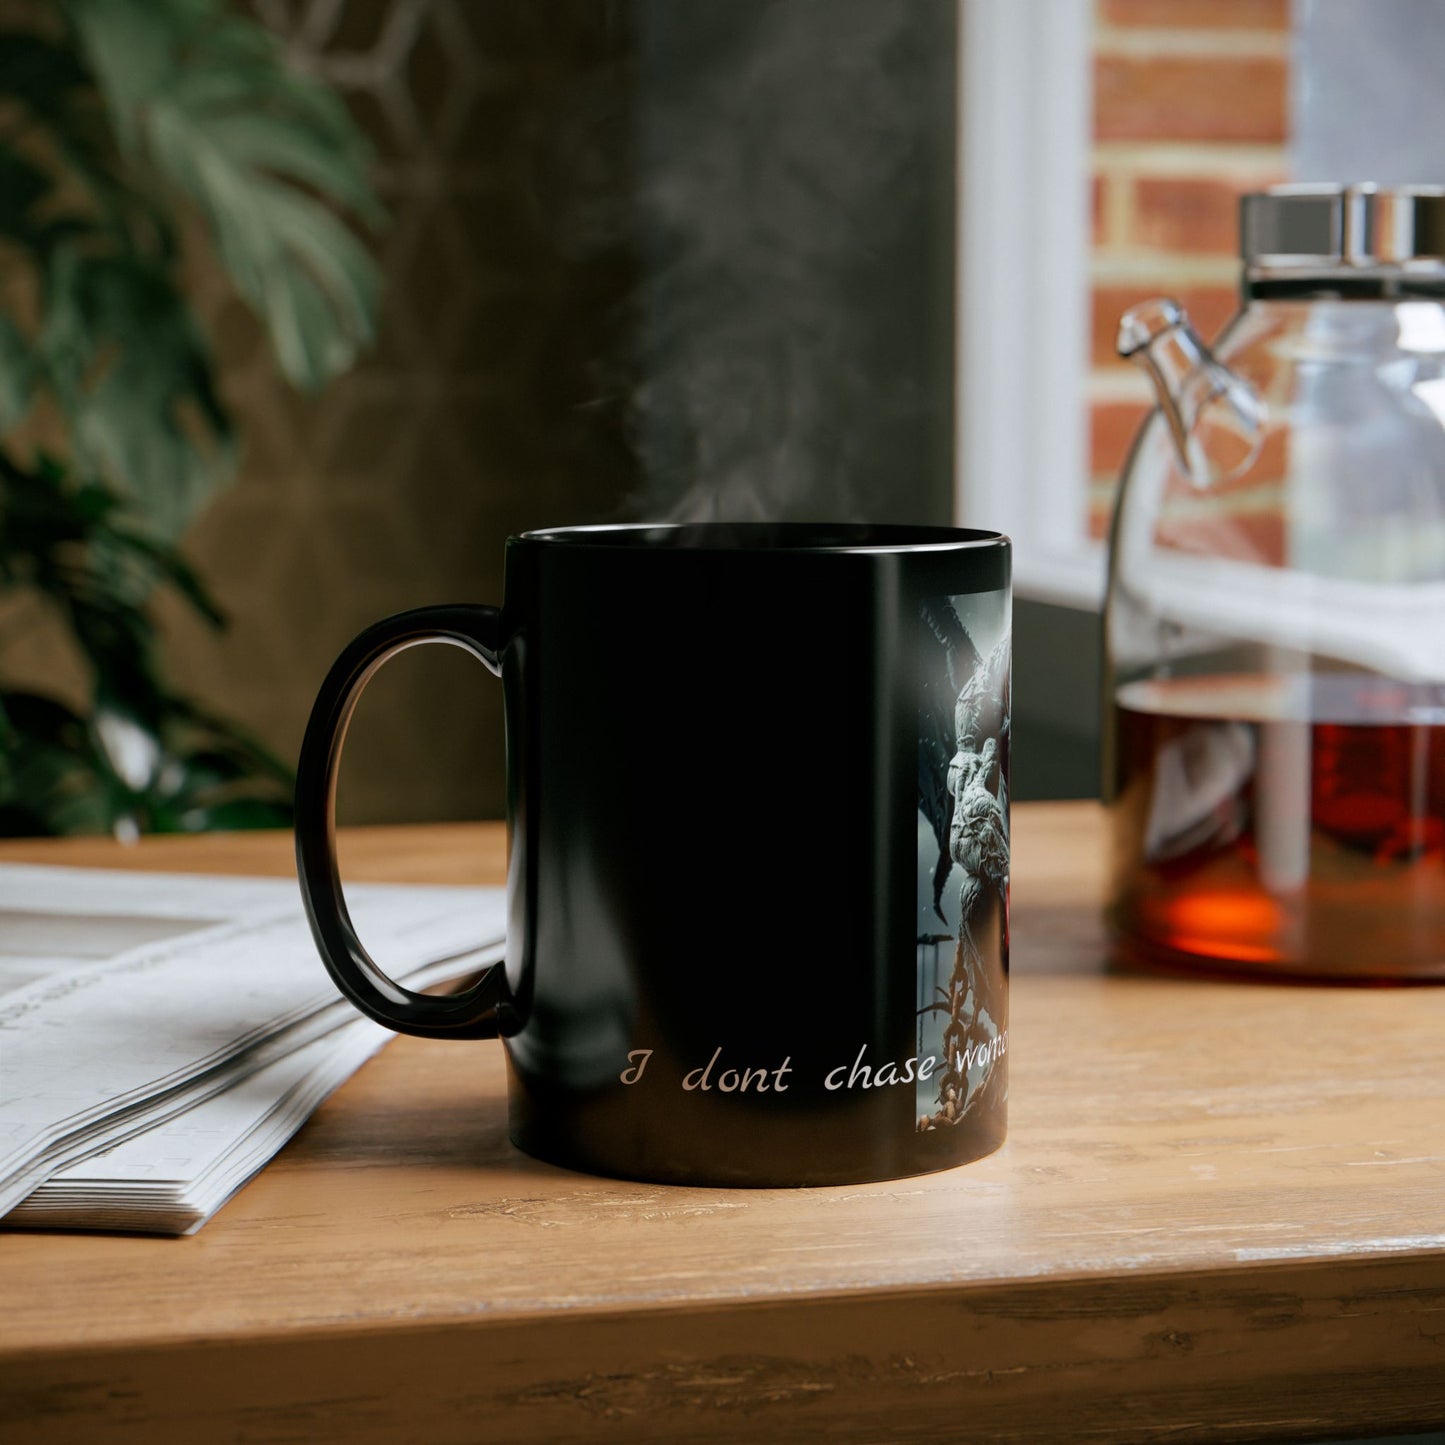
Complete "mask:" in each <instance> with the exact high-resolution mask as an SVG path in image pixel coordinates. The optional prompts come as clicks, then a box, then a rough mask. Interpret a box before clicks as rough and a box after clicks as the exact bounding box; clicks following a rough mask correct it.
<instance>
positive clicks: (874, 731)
mask: <svg viewBox="0 0 1445 1445" xmlns="http://www.w3.org/2000/svg"><path fill="white" fill-rule="evenodd" d="M1009 617H1010V608H1009V543H1008V540H1007V539H1006V538H1004V537H1000V536H998V535H996V534H994V533H988V532H974V531H964V530H959V529H954V528H934V527H895V526H868V525H838V526H832V525H811V524H777V525H771V524H736V525H734V524H726V523H713V524H701V525H681V526H652V525H635V526H615V527H575V528H560V529H556V530H551V531H543V532H530V533H527V534H526V535H524V536H521V537H513V538H511V539H510V540H509V541H508V543H507V552H506V582H505V601H504V603H503V605H502V607H501V608H500V609H497V608H493V607H484V606H479V605H471V604H459V605H456V606H449V607H432V608H424V609H422V610H420V611H416V612H410V613H404V614H402V615H401V616H398V617H393V618H390V619H388V620H386V621H384V622H380V623H378V624H376V626H374V627H372V628H370V629H368V630H367V631H366V632H365V633H363V634H362V635H361V636H360V637H359V638H357V639H356V641H355V642H353V643H352V644H351V646H349V647H348V648H347V649H346V650H345V651H344V652H343V653H342V655H341V657H340V658H339V659H338V660H337V662H336V665H335V666H334V667H333V668H332V670H331V672H330V674H329V675H328V676H327V678H326V680H325V682H324V683H323V685H322V688H321V692H320V695H319V697H318V699H317V702H316V706H315V709H314V710H313V713H312V717H311V722H310V725H309V726H308V728H307V732H306V738H305V742H304V743H303V745H302V752H301V760H300V766H299V768H298V784H297V824H296V829H297V834H296V836H297V858H298V863H299V868H300V874H301V883H302V892H303V894H304V897H305V900H306V906H307V912H308V915H309V917H310V919H311V924H312V930H313V933H314V934H315V937H316V942H317V946H318V948H319V950H320V952H321V956H322V958H323V960H324V961H325V963H326V966H327V968H328V969H329V971H330V972H331V975H332V977H333V978H334V979H335V980H336V983H337V985H338V986H339V987H340V988H341V990H342V992H343V993H345V994H346V995H347V996H348V997H349V998H350V999H351V1000H352V1002H353V1003H355V1004H356V1005H357V1007H358V1008H360V1009H361V1010H362V1012H364V1013H366V1014H368V1015H369V1016H370V1017H372V1018H374V1019H377V1020H378V1021H380V1022H382V1023H385V1024H387V1025H389V1026H390V1027H392V1028H394V1029H398V1030H400V1031H402V1032H405V1033H413V1034H421V1035H425V1036H431V1037H443V1038H461V1039H475V1038H484V1037H493V1036H497V1035H500V1036H501V1039H502V1044H503V1047H504V1049H505V1051H506V1058H507V1064H508V1097H509V1123H510V1132H511V1137H512V1140H513V1142H514V1143H515V1144H517V1145H518V1146H519V1147H520V1148H521V1149H523V1150H525V1151H526V1152H527V1153H529V1154H532V1155H534V1156H536V1157H537V1158H540V1159H544V1160H548V1161H551V1162H553V1163H556V1164H561V1165H566V1166H568V1167H571V1168H574V1169H582V1170H587V1171H590V1172H593V1173H600V1174H610V1175H617V1176H621V1177H624V1178H631V1179H639V1180H647V1181H656V1182H664V1183H676V1184H701V1185H727V1184H737V1185H811V1184H842V1183H856V1182H863V1181H866V1180H873V1179H888V1178H899V1177H902V1176H905V1175H909V1174H918V1173H923V1172H926V1171H929V1170H934V1169H941V1168H946V1167H949V1166H951V1165H954V1164H961V1163H964V1162H965V1161H967V1160H971V1159H976V1158H979V1157H980V1156H982V1155H984V1154H987V1153H989V1152H991V1151H992V1150H993V1149H995V1148H997V1147H998V1145H999V1144H1000V1143H1001V1142H1002V1140H1003V1137H1004V1128H1005V1116H1006V1108H1007V1095H1008V1083H1007V1071H1008V884H1009V841H1008V840H1009V831H1008V826H1009V825H1008V817H1009V813H1008V771H1009V658H1010V652H1009ZM420 642H449V643H454V644H457V645H459V646H461V647H463V648H466V649H467V650H468V651H470V652H471V653H473V654H474V655H475V656H476V657H477V658H479V659H480V660H481V661H482V662H484V663H485V664H486V665H487V666H488V667H489V668H491V669H492V670H493V671H494V672H496V673H498V674H499V675H500V676H501V679H502V688H503V700H504V708H505V717H506V751H507V781H508V827H509V867H508V908H509V921H508V939H507V956H506V962H505V964H503V965H497V966H495V967H494V968H492V969H491V970H489V971H488V972H487V973H486V974H485V975H484V976H483V977H482V978H481V979H480V980H479V981H478V982H477V983H476V984H475V985H474V986H473V987H472V988H471V989H469V990H468V991H467V992H465V993H462V994H459V995H456V996H453V997H437V996H432V995H421V994H415V993H412V992H410V991H409V990H407V989H405V988H402V987H401V986H399V985H398V984H396V983H394V982H393V981H392V980H391V979H389V978H387V977H386V976H385V974H383V973H382V972H381V970H380V969H379V968H378V967H377V965H376V964H375V963H374V962H373V961H372V960H371V959H370V958H369V957H368V955H367V953H366V950H365V947H364V945H363V943H362V941H361V940H360V939H358V938H357V936H356V933H355V930H354V928H353V927H352V925H351V921H350V919H349V917H348V915H347V912H346V904H345V900H344V898H343V897H342V890H341V885H340V882H339V880H338V875H337V869H336V853H335V840H334V830H333V801H334V794H335V784H336V773H337V765H338V761H339V755H340V749H341V741H342V737H343V735H344V733H345V729H346V723H347V720H348V718H349V716H350V714H351V710H352V708H353V706H354V705H355V702H356V699H357V697H358V695H359V694H360V692H361V689H362V688H363V686H364V685H365V683H366V680H367V679H368V677H370V676H371V674H372V673H373V672H374V671H375V670H376V668H377V667H379V666H380V665H381V663H382V662H384V661H385V660H386V659H387V658H388V657H390V656H391V655H392V654H394V653H396V652H398V651H400V650H401V649H402V648H405V647H410V646H413V645H415V644H417V643H420ZM421 721H422V720H420V719H419V720H418V725H419V728H420V726H421ZM479 1107H485V1106H484V1105H479Z"/></svg>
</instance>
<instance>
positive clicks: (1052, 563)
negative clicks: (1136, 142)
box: [954, 0, 1105, 610]
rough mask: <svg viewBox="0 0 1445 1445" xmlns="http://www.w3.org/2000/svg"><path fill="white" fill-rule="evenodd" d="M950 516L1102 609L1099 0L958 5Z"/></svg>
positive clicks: (1044, 590)
mask: <svg viewBox="0 0 1445 1445" xmlns="http://www.w3.org/2000/svg"><path fill="white" fill-rule="evenodd" d="M958 33H959V72H958V79H959V85H958V127H959V140H958V159H959V185H958V198H957V205H958V210H957V244H958V294H957V306H956V388H957V394H956V398H955V400H956V408H955V417H956V427H955V438H954V442H955V445H954V462H955V468H954V515H955V518H956V519H957V521H958V522H959V523H960V524H961V525H968V526H981V527H989V528H993V529H995V530H997V531H1002V532H1007V533H1008V534H1009V536H1010V537H1011V538H1012V539H1013V543H1014V589H1015V592H1016V593H1017V595H1019V596H1021V597H1027V598H1031V599H1035V600H1038V601H1043V602H1051V603H1057V604H1062V605H1065V606H1070V607H1078V608H1084V609H1090V610H1097V609H1098V608H1100V607H1101V606H1102V604H1103V596H1104V574H1105V548H1104V547H1103V545H1102V544H1101V543H1100V542H1098V541H1096V540H1094V539H1092V538H1090V536H1089V535H1088V480H1089V467H1088V444H1089V432H1088V386H1087V380H1088V307H1089V248H1090V236H1091V227H1090V191H1091V180H1090V159H1091V144H1092V135H1093V85H1092V68H1093V67H1092V49H1093V45H1092V38H1093V5H1092V0H959V32H958Z"/></svg>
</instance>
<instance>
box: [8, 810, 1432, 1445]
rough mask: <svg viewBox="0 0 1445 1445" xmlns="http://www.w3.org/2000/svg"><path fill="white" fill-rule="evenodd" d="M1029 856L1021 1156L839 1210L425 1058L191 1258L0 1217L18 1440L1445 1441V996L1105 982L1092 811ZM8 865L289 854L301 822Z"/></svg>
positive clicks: (351, 862) (455, 862)
mask: <svg viewBox="0 0 1445 1445" xmlns="http://www.w3.org/2000/svg"><path fill="white" fill-rule="evenodd" d="M1015 848H1016V863H1015V869H1016V871H1015V874H1014V879H1015V881H1014V900H1015V912H1014V950H1015V952H1014V994H1013V1017H1012V1026H1011V1037H1012V1040H1013V1047H1012V1048H1011V1049H1010V1052H1009V1061H1010V1067H1011V1073H1012V1086H1011V1114H1012V1117H1011V1137H1010V1140H1009V1142H1008V1144H1007V1145H1006V1146H1005V1147H1004V1149H1003V1150H1002V1151H1001V1152H1000V1153H998V1154H996V1155H995V1156H994V1157H992V1158H990V1159H987V1160H984V1161H983V1162H981V1163H978V1164H974V1165H970V1166H968V1167H966V1168H963V1169H959V1170H955V1171H952V1172H950V1173H945V1174H939V1175H933V1176H930V1177H927V1178H922V1179H910V1180H906V1181H903V1182H901V1183H893V1184H879V1185H868V1186H861V1187H856V1188H844V1189H823V1190H814V1191H788V1190H766V1191H756V1192H743V1191H728V1190H722V1189H669V1188H660V1187H650V1186H645V1185H637V1184H627V1183H618V1182H613V1181H608V1180H601V1179H591V1178H587V1177H583V1176H580V1175H576V1174H571V1173H568V1172H566V1171H564V1170H561V1169H554V1168H551V1167H548V1166H546V1165H543V1164H539V1163H536V1162H533V1161H531V1160H529V1159H527V1158H524V1157H522V1156H521V1155H519V1154H517V1153H516V1152H514V1151H513V1150H512V1149H511V1147H510V1146H509V1145H508V1143H507V1139H506V1128H505V1117H504V1114H505V1110H504V1105H503V1092H504V1091H503V1073H502V1062H501V1057H500V1051H499V1048H498V1046H497V1045H495V1044H456V1043H431V1042H422V1041H418V1040H413V1039H398V1040H397V1041H396V1042H395V1043H393V1044H391V1045H390V1046H389V1047H388V1048H386V1049H385V1050H384V1051H383V1053H382V1054H381V1055H380V1056H379V1057H378V1058H377V1059H376V1060H375V1061H374V1062H372V1063H371V1064H369V1065H367V1067H366V1068H364V1069H363V1070H362V1071H361V1073H360V1074H358V1075H357V1076H356V1078H355V1079H354V1080H352V1082H351V1083H350V1084H348V1085H347V1086H346V1087H345V1088H343V1089H342V1090H341V1091H340V1092H339V1093H338V1094H337V1095H336V1096H335V1097H334V1098H333V1099H332V1100H331V1101H330V1102H329V1103H328V1104H327V1105H326V1106H325V1107H324V1108H323V1109H322V1110H321V1111H320V1113H319V1114H317V1116H316V1117H315V1119H314V1120H313V1122H312V1123H311V1124H310V1125H309V1126H308V1127H307V1128H306V1129H305V1130H304V1131H303V1132H302V1134H301V1135H300V1136H299V1137H298V1138H297V1139H296V1141H295V1142H294V1143H293V1144H292V1145H291V1146H290V1147H289V1148H288V1149H286V1150H285V1152H284V1153H283V1154H282V1155H281V1156H280V1157H279V1158H278V1160H277V1161H276V1162H275V1163H274V1164H272V1165H271V1166H270V1167H269V1168H268V1169H266V1170H265V1172H264V1173H263V1174H262V1175H261V1176H260V1177H259V1178H258V1179H257V1180H256V1181H255V1182H254V1183H252V1184H251V1185H250V1186H249V1187H248V1188H247V1189H246V1190H244V1191H243V1192H242V1193H241V1194H240V1195H239V1196H238V1197H237V1198H236V1199H235V1200H234V1201H232V1203H231V1204H229V1205H228V1206H227V1207H226V1208H225V1209H224V1210H223V1211H222V1212H221V1214H220V1215H218V1216H217V1218H216V1219H214V1220H213V1221H212V1222H211V1223H210V1224H209V1225H207V1226H206V1228H205V1229H203V1230H202V1231H201V1233H200V1234H199V1235H197V1236H196V1237H194V1238H191V1239H184V1240H166V1239H145V1238H124V1237H107V1236H94V1237H81V1236H64V1235H23V1234H11V1235H5V1236H0V1301H3V1305H0V1439H4V1440H5V1441H6V1442H7V1445H21V1442H26V1441H33V1440H47V1441H52V1440H64V1441H77V1440H84V1441H90V1440H122V1441H132V1440H133V1441H137V1442H141V1441H143V1442H146V1445H156V1442H161V1441H170V1440H175V1441H184V1442H188V1445H189V1442H211V1441H220V1440H228V1439H245V1440H248V1441H292V1440H297V1441H299V1440H306V1441H315V1440H337V1441H343V1440H344V1441H348V1442H365V1441H373V1440H382V1439H387V1440H393V1439H394V1440H407V1441H439V1442H450V1441H476V1440H487V1441H503V1440H539V1441H574V1440H632V1439H638V1438H644V1437H646V1438H655V1439H664V1440H669V1441H691V1440H716V1439H724V1440H730V1439H743V1438H746V1439H749V1440H753V1439H758V1440H771V1439H777V1440H798V1439H802V1438H808V1437H819V1438H825V1439H828V1440H859V1441H894V1440H897V1441H905V1440H925V1439H926V1440H931V1441H936V1440H979V1441H984V1440H1035V1439H1037V1440H1049V1441H1055V1440H1061V1439H1063V1440H1091V1439H1097V1440H1107V1441H1128V1440H1155V1439H1161V1438H1167V1439H1170V1440H1177V1439H1189V1440H1193V1439H1200V1438H1209V1439H1221V1440H1225V1439H1227V1440H1255V1439H1267V1438H1311V1437H1313V1438H1320V1437H1326V1436H1337V1435H1343V1434H1348V1433H1359V1434H1384V1433H1386V1432H1388V1431H1394V1430H1406V1429H1412V1428H1413V1429H1419V1430H1423V1429H1426V1428H1429V1427H1431V1426H1438V1425H1440V1424H1441V1423H1442V1422H1445V989H1441V988H1419V989H1397V990H1391V989H1347V988H1318V989H1311V988H1303V987H1273V986H1260V985H1256V986H1250V985H1244V984H1223V983H1218V982H1210V983H1202V982H1188V981H1176V980H1161V979H1142V978H1127V977H1121V976H1111V975H1109V974H1107V973H1105V972H1103V970H1102V966H1101V959H1102V957H1103V941H1102V935H1101V931H1100V926H1099V922H1098V918H1097V911H1096V910H1097V900H1098V896H1099V889H1100V869H1101V866H1102V852H1103V835H1102V829H1101V820H1100V817H1099V814H1098V812H1097V810H1096V809H1095V808H1093V807H1092V806H1090V805H1047V806H1044V805H1039V806H1032V807H1029V806H1025V807H1020V808H1018V809H1017V810H1016V813H1015ZM503 851H504V842H503V839H502V837H501V832H500V829H499V828H497V827H494V826H487V825H479V826H476V827H462V828H457V827H447V828H426V829H413V830H405V829H395V830H376V831H362V832H358V833H355V834H353V835H351V836H350V837H349V838H348V840H347V848H346V859H347V868H348V873H349V875H350V876H352V877H354V878H357V879H360V878H370V879H397V880H422V879H425V880H434V881H444V882H475V881H486V880H499V879H500V878H501V876H502V864H503ZM0 857H11V858H28V859H36V860H49V861H69V862H76V863H97V862H103V863H113V864H118V865H120V866H126V867H149V868H156V867H159V868H171V869H215V870H230V871H235V872H257V873H263V872H264V873H275V872H282V871H286V870H287V869H288V868H289V856H288V845H287V842H286V840H284V839H279V838H275V837H269V836H251V837H234V838H206V839H199V840H191V841H169V840H166V841H157V842H155V843H151V844H145V845H142V846H141V847H139V848H136V849H132V850H128V851H127V850H122V849H120V848H119V847H116V846H114V845H109V844H105V843H99V844H97V843H74V842H72V843H64V844H57V845H49V846H46V845H39V844H28V845H21V846H16V845H7V846H6V847H5V848H3V849H0ZM318 966H319V965H318ZM0 1047H3V1045H0Z"/></svg>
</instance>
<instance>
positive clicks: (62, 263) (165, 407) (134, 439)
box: [37, 248, 235, 538]
mask: <svg viewBox="0 0 1445 1445" xmlns="http://www.w3.org/2000/svg"><path fill="white" fill-rule="evenodd" d="M48 299H49V303H50V304H49V306H48V308H47V312H46V320H45V325H44V328H43V329H42V332H41V335H40V337H39V340H38V345H37V351H38V352H39V354H40V355H41V357H42V358H43V360H44V364H45V367H46V374H47V376H48V377H49V379H50V381H51V384H52V386H53V388H54V390H55V394H56V396H57V399H58V400H59V402H60V405H61V409H62V411H63V412H64V413H65V415H66V417H67V418H68V419H69V421H70V425H71V440H72V443H73V445H74V447H75V449H76V454H77V459H78V461H79V462H80V465H81V467H82V468H83V469H84V470H85V471H86V472H88V473H90V474H92V475H96V476H101V477H105V478H107V479H109V480H111V481H112V482H113V483H114V484H115V485H117V486H119V487H121V488H123V489H125V490H126V491H128V492H129V493H130V495H131V496H132V498H133V500H134V501H135V503H136V504H137V509H136V511H137V515H138V516H143V517H144V518H145V520H146V523H147V524H148V525H149V527H150V528H151V529H152V530H153V531H154V533H155V534H156V535H158V536H160V537H166V538H173V537H175V536H177V535H179V533H180V532H181V530H182V529H183V528H184V526H185V525H186V523H188V522H189V521H190V520H191V518H192V517H193V516H194V515H195V514H196V512H197V511H198V510H199V509H200V507H201V506H202V505H203V503H204V502H205V501H206V499H207V498H208V497H209V496H210V495H211V493H212V492H213V491H214V490H215V488H216V487H217V486H218V485H219V484H220V483H221V482H222V481H223V480H224V479H225V478H226V477H227V476H229V474H230V472H231V470H232V468H233V466H234V462H235V445H234V440H233V437H232V433H231V426H230V420H229V418H228V417H227V415H226V412H225V410H224V408H223V407H222V405H221V402H220V399H219V397H218V396H217V394H216V391H215V383H214V377H213V373H212V368H211V361H210V356H209V354H208V352H207V350H206V347H205V344H204V341H203V340H202V338H201V335H200V333H199V331H198V330H197V329H196V326H195V322H194V321H193V319H192V317H191V315H190V312H189V311H188V309H187V308H186V305H185V302H184V300H183V299H182V298H181V296H180V295H179V294H178V293H177V291H176V290H175V288H174V285H173V284H172V282H171V280H170V278H169V276H168V275H167V274H166V271H165V270H164V269H163V268H162V267H160V266H158V265H157V264H155V263H153V262H150V261H147V260H143V259H141V258H138V257H127V256H100V257H90V256H87V255H84V254H83V253H81V252H80V251H79V250H78V249H72V248H63V249H62V250H61V251H59V252H58V253H57V255H56V258H55V263H54V265H53V267H52V270H51V275H50V284H49V287H48Z"/></svg>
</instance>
